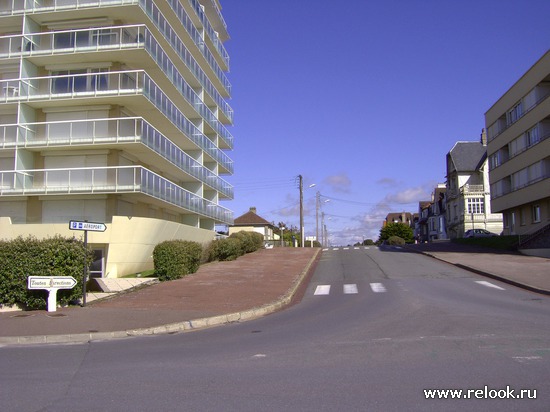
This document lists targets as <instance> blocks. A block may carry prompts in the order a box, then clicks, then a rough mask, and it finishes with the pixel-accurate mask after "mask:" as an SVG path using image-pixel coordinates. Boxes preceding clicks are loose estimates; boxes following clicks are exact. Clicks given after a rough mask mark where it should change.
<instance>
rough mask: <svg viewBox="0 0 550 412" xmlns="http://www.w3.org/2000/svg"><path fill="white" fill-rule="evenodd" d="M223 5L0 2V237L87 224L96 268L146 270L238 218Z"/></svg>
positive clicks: (106, 272) (108, 272)
mask: <svg viewBox="0 0 550 412" xmlns="http://www.w3.org/2000/svg"><path fill="white" fill-rule="evenodd" d="M228 38H229V35H228V33H227V28H226V24H225V22H224V20H223V17H222V14H221V12H220V4H219V2H218V0H187V1H178V0H149V1H137V0H131V1H128V0H108V1H98V0H47V1H43V0H37V1H25V0H10V1H2V2H0V238H2V239H12V238H14V237H17V236H28V235H35V236H37V237H39V238H43V237H48V236H53V235H55V234H59V235H62V236H68V237H72V236H77V237H80V236H81V235H82V232H75V231H72V230H69V221H70V220H77V221H84V220H88V221H90V222H101V223H105V224H106V226H107V230H106V231H105V232H101V233H100V232H94V233H90V234H89V237H88V243H89V245H90V246H91V247H92V249H93V251H94V254H95V261H94V263H93V266H92V275H93V276H97V277H102V276H104V277H119V276H123V275H126V274H131V273H136V272H139V271H142V270H145V269H149V268H152V267H153V262H152V258H151V255H152V251H153V248H154V246H155V245H156V244H158V243H160V242H161V241H164V240H170V239H186V240H194V241H198V242H200V243H207V242H208V241H210V240H212V239H214V237H215V235H216V233H215V227H216V225H219V224H231V223H232V222H233V215H232V212H231V211H230V210H228V209H227V208H225V207H223V206H222V205H221V204H220V203H221V202H222V201H223V200H230V199H232V198H233V187H232V186H231V185H230V184H228V182H227V181H225V180H224V179H223V176H224V175H231V174H232V173H233V161H232V160H231V159H230V158H229V157H228V155H227V153H226V152H227V151H229V150H231V149H232V148H233V136H232V135H231V133H230V132H229V130H228V127H230V126H231V125H232V123H233V110H232V108H231V107H230V106H229V104H228V100H229V98H230V94H231V85H230V83H229V81H228V79H227V77H226V73H227V72H228V71H229V56H228V54H227V51H226V50H225V48H224V45H223V43H224V42H225V41H226V40H227V39H228Z"/></svg>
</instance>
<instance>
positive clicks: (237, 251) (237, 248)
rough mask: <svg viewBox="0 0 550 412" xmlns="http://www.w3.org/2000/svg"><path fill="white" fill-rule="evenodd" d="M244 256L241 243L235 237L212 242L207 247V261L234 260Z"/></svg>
mask: <svg viewBox="0 0 550 412" xmlns="http://www.w3.org/2000/svg"><path fill="white" fill-rule="evenodd" d="M243 254H244V252H243V247H242V242H241V240H240V239H238V238H236V237H228V238H225V239H216V240H213V241H212V242H211V243H210V244H209V245H208V261H209V262H213V261H216V260H219V261H226V260H235V259H237V258H238V257H239V256H242V255H243Z"/></svg>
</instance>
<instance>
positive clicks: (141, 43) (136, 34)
mask: <svg viewBox="0 0 550 412" xmlns="http://www.w3.org/2000/svg"><path fill="white" fill-rule="evenodd" d="M170 40H172V41H171V44H172V47H174V49H175V50H180V51H181V53H180V54H183V56H182V57H181V58H182V61H183V62H184V63H185V64H186V66H187V67H188V68H189V70H190V71H191V72H192V73H193V75H194V76H195V77H196V78H197V79H198V80H199V82H200V83H201V85H202V86H203V87H204V88H205V91H206V92H207V94H208V95H209V96H211V98H212V99H213V101H214V102H215V104H216V105H217V106H218V107H219V108H220V110H221V113H222V114H223V115H224V116H225V121H226V122H232V121H233V110H232V109H231V107H230V106H229V105H228V104H227V102H226V101H225V100H224V99H223V98H222V97H221V95H220V94H219V93H218V91H217V90H216V88H215V87H214V86H213V84H212V83H211V82H210V80H209V79H208V77H207V76H206V74H205V73H204V72H203V71H202V70H201V68H200V66H199V65H198V64H197V62H196V61H195V60H194V59H193V58H192V56H191V55H190V53H189V52H188V51H187V49H186V48H185V46H184V45H183V43H182V42H181V40H179V38H178V37H177V36H176V37H175V38H171V39H170ZM131 49H145V50H146V51H147V52H148V53H149V55H150V56H151V58H152V59H153V60H154V61H155V62H156V64H157V67H158V68H159V69H160V70H162V71H163V72H164V74H165V75H166V76H167V77H168V79H169V80H170V82H171V83H172V84H173V85H175V86H176V87H177V88H178V90H179V91H180V93H181V94H182V96H183V97H184V98H185V99H186V100H187V101H188V103H189V105H190V106H191V107H193V108H194V110H196V111H197V112H198V113H199V114H200V115H201V116H202V117H203V118H204V119H205V120H206V121H207V122H208V123H209V124H210V126H211V127H212V128H213V129H214V130H216V132H217V133H218V134H220V135H221V136H222V137H223V138H224V139H225V140H227V141H231V140H232V138H231V135H230V134H229V132H228V131H227V130H226V129H225V127H224V126H223V124H222V123H221V122H219V121H218V119H217V118H216V116H215V115H214V113H213V112H212V111H211V110H210V109H209V108H208V107H207V106H206V104H205V103H204V102H203V101H202V100H201V99H200V98H199V96H198V95H197V93H196V92H195V91H194V89H193V88H192V87H191V86H189V85H188V83H187V82H186V81H185V79H184V78H183V77H182V75H181V74H180V72H179V71H178V70H177V69H176V68H175V66H174V64H173V62H172V61H171V60H170V59H169V58H168V56H167V55H166V53H165V52H164V50H163V49H162V48H161V47H160V45H159V44H158V42H157V40H156V39H155V38H154V37H153V35H152V34H151V33H150V31H149V30H148V29H147V27H146V26H144V25H134V26H110V27H101V28H94V29H85V30H65V31H55V32H47V33H36V34H26V35H11V36H1V37H0V59H10V58H20V57H21V56H25V57H33V58H35V59H36V58H37V57H42V56H55V55H60V54H63V55H64V56H67V55H68V54H69V55H70V54H81V53H95V52H98V51H101V52H109V51H110V52H118V51H120V50H131ZM120 57H121V56H120V54H112V55H110V56H107V57H106V58H107V59H108V60H109V59H110V60H118V59H120ZM75 58H76V61H78V62H80V61H81V59H82V57H81V56H79V57H75ZM104 58H105V57H104ZM126 58H129V56H128V55H126ZM65 59H67V57H65ZM73 60H74V59H73ZM132 63H133V64H132ZM130 65H132V66H138V65H139V66H140V67H143V66H141V65H140V63H139V58H138V61H137V62H133V61H130Z"/></svg>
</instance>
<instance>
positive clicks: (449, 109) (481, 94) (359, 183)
mask: <svg viewBox="0 0 550 412" xmlns="http://www.w3.org/2000/svg"><path fill="white" fill-rule="evenodd" d="M221 4H222V7H223V9H222V13H223V15H224V17H225V20H226V22H227V25H228V30H229V33H230V36H231V39H230V40H229V41H228V42H227V43H226V44H225V46H226V48H227V50H228V52H229V54H230V58H231V71H230V73H229V74H228V76H229V79H230V81H231V83H232V99H231V100H230V104H231V106H232V107H233V109H234V111H235V121H234V126H233V127H231V129H230V130H231V133H232V134H233V136H234V138H235V149H234V150H233V151H231V152H229V156H230V157H231V158H232V159H233V160H234V162H235V173H234V175H233V176H227V177H226V179H227V180H228V181H229V182H230V183H231V184H233V185H234V187H235V199H234V200H231V201H227V202H223V203H222V204H223V206H225V207H228V208H229V209H231V210H233V211H234V214H235V217H237V216H240V215H241V214H243V213H245V212H247V211H248V210H249V207H251V206H254V207H256V208H257V212H258V214H259V215H260V216H262V217H263V218H265V219H267V220H269V221H273V222H275V223H277V222H280V221H283V222H286V223H288V224H293V225H296V226H299V190H298V185H297V176H298V175H302V176H303V179H304V215H305V233H306V236H310V235H315V231H316V217H315V197H316V193H317V192H319V193H320V194H321V199H322V200H327V199H330V201H328V202H323V203H322V212H324V213H325V224H326V226H327V231H328V234H329V239H330V241H331V243H332V244H333V245H345V244H353V243H355V242H357V241H362V240H363V238H365V239H367V238H371V239H373V240H376V239H377V238H378V233H379V230H380V227H381V225H382V221H383V219H384V218H385V216H386V215H387V213H389V212H400V211H408V212H416V211H417V209H418V202H419V201H421V200H429V199H430V194H431V191H432V190H433V188H434V186H435V185H436V184H437V183H444V182H445V155H446V154H447V152H448V151H449V150H450V149H451V148H452V147H453V145H454V143H455V142H457V141H477V140H479V137H480V133H481V130H482V129H483V127H484V126H485V120H484V114H485V112H486V111H487V110H488V109H489V108H490V107H491V105H492V104H493V103H494V102H495V101H496V100H497V99H498V98H499V97H500V96H501V95H502V94H503V93H505V92H506V91H507V90H508V89H509V88H510V87H511V86H512V84H513V83H514V82H515V81H517V80H518V79H519V78H520V77H521V76H522V75H523V74H524V73H525V71H527V70H528V69H529V68H530V67H531V66H532V65H533V64H534V63H535V62H536V61H537V60H538V59H539V58H540V57H541V56H542V55H543V54H544V53H545V52H546V51H547V50H548V49H549V47H550V24H548V16H549V15H550V1H548V0H522V1H518V0H514V1H510V0H461V1H456V0H453V1H451V0H378V1H370V0H348V1H345V2H338V1H334V0H330V1H329V0H277V1H272V0H221ZM311 184H315V186H314V187H312V188H310V187H309V186H310V185H311Z"/></svg>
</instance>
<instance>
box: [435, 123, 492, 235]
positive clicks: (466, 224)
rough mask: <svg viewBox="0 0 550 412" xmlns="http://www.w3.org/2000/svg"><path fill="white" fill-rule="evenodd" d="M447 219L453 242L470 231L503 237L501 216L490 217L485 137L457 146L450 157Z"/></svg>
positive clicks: (448, 159) (448, 161) (449, 153)
mask: <svg viewBox="0 0 550 412" xmlns="http://www.w3.org/2000/svg"><path fill="white" fill-rule="evenodd" d="M446 160H447V162H446V165H447V175H446V177H447V182H446V187H447V190H446V196H447V199H446V203H447V206H446V215H447V231H448V235H449V237H450V238H451V239H456V238H461V237H463V236H464V233H465V232H466V231H467V230H469V229H486V230H488V231H490V232H493V233H496V234H500V233H501V232H502V215H501V214H500V213H491V196H490V189H489V168H488V164H487V146H486V139H485V133H484V132H483V133H482V135H481V139H480V141H479V142H456V143H455V145H454V146H453V148H452V149H451V150H450V151H449V152H448V153H447V159H446Z"/></svg>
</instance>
